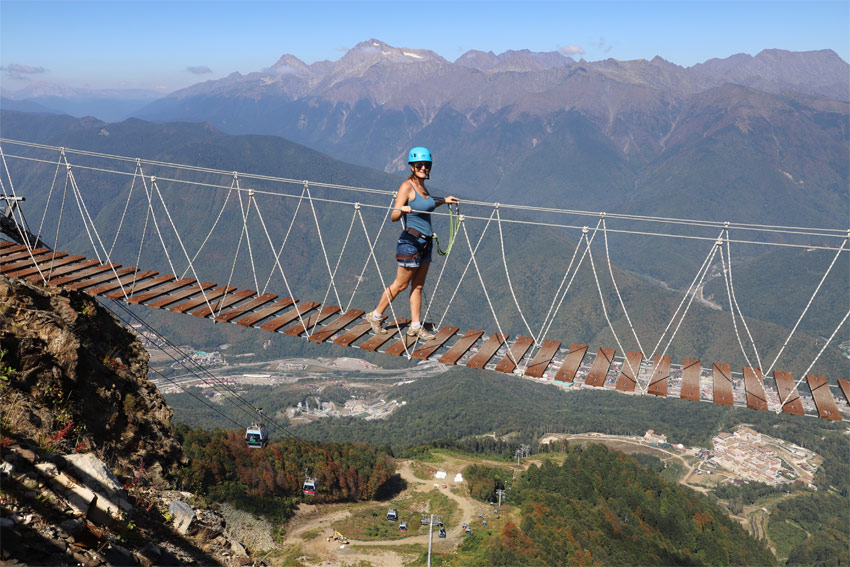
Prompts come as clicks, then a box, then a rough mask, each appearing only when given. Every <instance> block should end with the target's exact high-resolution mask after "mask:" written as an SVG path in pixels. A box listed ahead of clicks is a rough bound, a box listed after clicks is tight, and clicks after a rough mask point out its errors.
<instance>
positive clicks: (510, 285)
mask: <svg viewBox="0 0 850 567" xmlns="http://www.w3.org/2000/svg"><path fill="white" fill-rule="evenodd" d="M495 207H496V226H497V227H499V247H500V250H501V253H502V266H504V268H505V278H506V279H507V280H508V289H509V290H510V292H511V298H512V299H513V300H514V306H516V309H517V311H518V312H519V316H520V318H521V319H522V322H523V324H524V325H525V329H526V330H527V331H528V334H529V335H531V339H532V340H533V341H534V344H535V346H538V345H540V340H539V337H538V336H536V335H535V334H534V331H532V330H531V326H530V325H529V324H528V321H527V320H526V318H525V313H523V311H522V307H520V305H519V301H517V298H516V292H514V285H513V282H512V281H511V273H510V271H509V270H508V259H507V257H506V256H505V237H504V234H503V232H502V215H501V213H500V212H499V203H496V205H495Z"/></svg>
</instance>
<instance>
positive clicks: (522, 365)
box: [0, 138, 850, 421]
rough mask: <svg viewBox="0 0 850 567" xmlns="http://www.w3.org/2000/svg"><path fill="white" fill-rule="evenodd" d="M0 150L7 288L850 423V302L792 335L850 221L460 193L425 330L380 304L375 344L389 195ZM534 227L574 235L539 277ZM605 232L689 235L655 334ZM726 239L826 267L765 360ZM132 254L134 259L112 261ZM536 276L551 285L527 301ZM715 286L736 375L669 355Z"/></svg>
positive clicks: (81, 155) (835, 258) (548, 255)
mask: <svg viewBox="0 0 850 567" xmlns="http://www.w3.org/2000/svg"><path fill="white" fill-rule="evenodd" d="M0 158H2V164H0V165H2V168H3V169H2V172H0V200H2V201H5V203H6V208H5V212H4V213H3V214H2V216H0V219H3V222H2V224H0V232H2V234H0V236H3V238H4V239H0V274H3V275H5V276H6V277H8V278H12V279H19V280H26V281H28V282H31V283H38V284H43V285H47V286H51V287H57V288H64V289H67V290H75V291H81V292H83V293H86V294H88V295H89V296H92V297H96V298H105V299H108V300H112V301H115V302H119V303H122V304H125V305H130V306H143V307H147V308H149V309H157V310H162V311H166V312H169V313H173V314H180V315H191V316H193V317H197V318H201V319H207V320H210V321H211V322H215V323H231V324H235V325H238V326H241V327H245V328H252V329H257V330H260V331H264V332H268V333H281V334H284V335H287V336H291V337H302V338H304V339H306V340H308V341H311V342H313V343H317V344H322V343H332V344H335V345H339V346H343V347H350V348H358V349H362V350H364V351H370V352H382V353H384V354H386V355H389V356H396V357H399V356H403V357H406V358H408V359H410V360H428V359H430V360H437V361H439V362H440V363H443V364H446V365H464V366H467V367H470V368H476V369H488V370H494V371H496V372H501V373H507V374H516V375H521V376H524V377H527V378H529V379H534V380H538V381H548V382H550V383H554V384H560V385H563V386H564V387H572V388H592V389H604V390H613V391H619V392H623V393H628V394H632V395H652V396H657V397H668V398H669V397H674V398H681V399H684V400H689V401H694V402H698V401H702V402H710V403H714V404H718V405H723V406H736V407H746V408H750V409H753V410H757V411H775V412H777V413H778V412H785V413H788V414H793V415H797V416H818V417H820V418H822V419H826V420H833V421H841V420H843V419H850V407H849V406H848V404H850V380H848V379H846V378H845V377H846V376H847V370H846V369H847V364H848V363H847V361H846V359H844V363H845V364H844V365H843V366H839V372H843V375H840V376H829V378H831V380H828V379H827V376H824V374H826V372H825V371H823V370H821V369H822V368H826V369H829V368H834V366H833V367H829V366H826V365H825V364H824V362H823V358H825V357H824V353H825V352H827V351H828V349H829V347H830V346H832V347H833V348H834V346H835V344H834V343H835V342H836V337H837V336H840V335H839V333H840V332H841V331H842V329H844V330H846V325H847V320H848V317H850V310H848V311H847V312H846V313H843V312H836V314H835V320H834V321H831V324H830V327H829V329H828V331H829V332H828V338H821V339H820V340H819V341H818V340H804V337H801V334H802V333H800V332H799V327H800V325H801V322H802V321H804V319H805V318H806V316H807V315H808V314H809V312H810V308H811V306H812V304H813V303H814V302H815V301H816V300H817V299H818V294H819V292H820V291H821V289H822V287H823V285H824V282H825V281H827V278H828V277H829V276H830V274H831V273H833V270H834V269H835V267H836V265H838V266H844V267H845V268H846V265H847V260H848V252H849V251H850V246H848V238H850V230H847V229H826V228H810V227H788V226H767V225H759V224H748V223H732V222H725V221H705V220H693V219H675V218H661V217H649V216H640V215H626V214H606V213H602V212H593V211H580V210H568V209H557V208H546V207H530V206H523V205H509V204H498V203H487V202H481V201H471V200H463V204H462V207H463V212H462V214H461V213H460V211H455V212H454V213H448V214H446V215H440V214H439V213H434V214H435V217H436V220H437V223H436V224H437V225H438V226H439V224H440V222H443V221H444V220H445V221H449V223H454V224H453V226H456V228H457V233H456V234H455V235H453V237H454V238H453V240H454V243H453V245H452V246H451V247H450V248H449V251H448V253H447V255H446V256H445V259H444V260H443V261H441V262H440V264H441V265H437V264H435V268H439V272H438V273H436V274H432V275H431V278H430V279H431V280H433V281H434V283H433V284H430V283H429V289H430V293H429V294H428V296H427V300H426V302H425V304H424V305H423V307H424V308H425V309H424V311H425V317H426V320H429V321H430V320H436V321H437V323H436V324H435V325H433V327H434V331H435V338H434V339H432V340H429V341H425V342H422V341H420V340H419V339H418V338H417V337H411V336H408V335H407V334H406V333H404V332H403V330H404V329H405V327H406V325H408V323H409V320H408V319H407V318H405V317H404V316H403V315H404V313H403V312H402V310H401V309H402V308H401V307H400V306H401V305H404V302H403V301H397V302H395V303H394V304H392V305H391V307H390V312H389V316H390V319H389V321H390V322H389V323H388V324H387V325H385V328H387V330H388V332H387V333H386V334H382V335H375V334H371V333H370V325H369V323H368V322H366V321H365V320H364V319H363V317H362V316H363V315H364V312H365V311H366V310H368V309H371V308H373V307H374V304H375V303H376V302H377V298H378V296H379V294H380V293H381V292H382V290H383V289H386V287H387V284H388V283H389V279H388V277H387V275H386V274H385V271H386V270H388V269H391V270H392V271H393V272H394V270H395V264H394V261H393V260H392V251H393V250H394V248H393V246H392V243H393V240H394V232H395V231H396V230H397V229H396V227H395V226H392V223H390V222H388V217H389V213H390V212H391V209H392V206H393V203H394V198H395V194H394V192H393V191H392V190H391V189H376V188H368V187H354V186H346V185H339V184H332V183H323V182H317V181H310V180H298V179H288V178H283V177H273V176H267V175H258V174H251V173H245V172H236V171H223V170H218V169H211V168H204V167H198V166H191V165H184V164H176V163H169V162H162V161H153V160H144V159H141V158H130V157H123V156H117V155H110V154H104V153H98V152H90V151H84V150H75V149H71V148H62V147H55V146H47V145H42V144H35V143H30V142H23V141H17V140H9V139H3V138H0ZM24 207H26V210H27V212H28V214H30V215H32V214H33V212H35V213H37V214H38V213H40V219H39V222H38V225H37V226H34V225H33V226H30V224H29V223H28V222H27V219H26V218H25V217H24V214H23V211H24ZM441 216H445V217H446V218H440V217H441ZM346 225H347V228H346ZM387 227H391V228H387ZM533 231H548V233H564V234H569V235H570V236H571V239H570V240H567V239H564V240H563V241H562V242H567V241H570V242H573V246H572V247H571V249H569V250H567V249H566V248H565V247H563V246H562V247H560V248H559V249H558V250H555V249H552V250H545V251H543V257H544V258H545V259H546V260H545V265H542V264H541V263H540V260H539V258H538V259H536V261H537V262H538V263H537V265H531V266H522V265H519V262H518V261H517V260H516V253H515V251H514V252H512V251H511V246H512V244H513V245H517V240H516V238H514V239H513V240H512V239H511V238H508V237H506V234H507V233H511V234H514V235H516V234H526V233H527V234H532V232H533ZM438 232H439V231H438ZM614 237H621V238H635V239H643V238H653V239H656V240H661V241H664V240H671V239H673V240H677V241H684V242H686V243H687V244H688V245H689V249H691V250H700V251H701V252H700V254H704V257H703V258H702V259H701V260H698V261H696V262H695V263H694V265H699V268H698V269H697V270H696V273H695V274H694V276H693V278H692V280H691V283H690V285H689V286H688V287H687V289H685V290H684V292H683V293H680V294H679V296H677V300H676V301H675V302H674V305H675V308H671V310H670V311H671V313H670V316H669V317H668V318H666V320H665V321H661V322H660V323H659V324H657V325H656V327H654V328H653V329H651V330H649V331H647V330H646V329H642V330H641V329H640V327H641V324H640V323H641V321H640V320H637V319H633V317H632V316H631V315H630V313H631V312H633V311H634V310H635V309H634V305H632V304H630V302H629V301H627V299H629V297H628V294H626V293H623V289H622V288H623V286H622V283H621V282H620V280H621V279H622V278H623V276H622V272H618V270H616V269H615V268H614V266H615V264H616V262H615V261H614V259H612V252H611V249H612V246H609V239H613V238H614ZM444 241H445V236H444ZM48 242H49V243H48ZM733 245H734V246H735V247H736V248H735V249H736V250H738V249H744V248H747V247H749V248H760V247H765V246H768V247H773V248H785V249H797V250H806V251H817V252H818V253H821V254H825V255H828V256H829V258H830V260H829V262H828V266H827V267H826V269H825V270H824V272H823V273H822V274H819V276H818V277H816V278H814V279H813V281H812V282H811V286H810V287H811V294H810V296H809V299H808V301H807V302H806V303H805V304H804V305H800V306H799V309H800V313H799V316H798V317H797V318H796V322H795V324H794V325H793V327H792V328H791V329H790V330H789V329H785V330H783V333H786V334H785V335H784V336H781V337H779V338H778V339H776V338H775V337H774V338H773V339H772V340H771V344H770V346H769V348H764V347H761V348H760V346H759V344H758V343H759V336H758V335H759V333H758V332H757V331H758V329H757V328H756V327H757V326H756V325H755V324H754V322H753V320H752V318H750V317H746V316H745V313H744V310H743V309H742V306H741V305H740V304H739V302H738V299H737V297H736V295H735V283H734V278H733V269H732V266H733ZM558 254H561V255H562V257H558ZM119 262H121V263H119ZM128 262H129V263H132V264H133V266H124V265H122V263H128ZM139 266H145V268H146V269H143V268H141V267H139ZM839 269H840V268H839ZM494 270H496V271H497V272H498V273H499V274H500V279H499V280H498V281H495V278H494V277H493V273H494ZM544 271H546V274H547V277H548V278H549V280H547V281H551V284H552V285H546V286H541V287H540V288H539V289H535V290H533V292H532V291H530V290H527V289H523V288H524V287H528V282H534V281H536V277H535V274H536V273H541V274H542V273H543V272H544ZM618 274H619V275H618ZM711 277H720V278H722V279H723V283H724V287H725V289H726V297H725V298H724V301H723V302H724V304H725V307H726V308H728V311H727V310H725V309H724V310H723V311H722V316H723V317H726V318H727V319H728V321H729V325H728V327H729V334H730V335H734V337H735V343H736V344H737V345H738V346H739V348H740V352H736V353H734V357H735V358H736V359H741V360H743V363H742V364H741V365H740V366H739V367H737V368H734V369H733V367H732V364H730V363H729V362H724V361H722V360H717V359H712V360H705V359H704V356H703V355H702V353H698V352H697V353H693V354H692V355H691V356H690V357H685V356H680V357H679V360H674V354H673V353H676V352H679V351H681V347H677V339H679V338H680V337H681V336H682V334H684V332H685V331H683V329H685V328H687V327H688V325H690V324H694V323H696V324H699V323H700V319H701V318H703V317H704V315H694V312H695V311H697V310H698V309H696V308H694V307H693V306H694V304H695V303H697V304H699V303H700V302H701V301H702V302H705V300H704V299H703V298H702V297H701V295H702V290H703V288H704V285H705V283H706V281H707V280H708V279H709V278H711ZM519 280H522V281H523V282H525V283H524V284H523V285H519V284H517V282H518V281H519ZM216 281H218V282H220V283H216ZM579 281H581V282H583V284H582V285H584V286H587V288H589V289H590V290H591V292H592V296H593V297H594V298H595V301H598V303H597V304H596V306H595V307H596V309H597V310H598V311H601V313H602V318H604V323H605V326H606V330H605V334H604V337H605V339H604V340H606V341H608V342H607V343H605V344H602V342H600V344H596V345H592V344H591V342H590V341H587V340H584V341H582V340H576V341H568V340H566V339H568V338H569V337H570V335H571V331H572V329H571V324H574V323H575V321H574V320H573V321H570V320H566V319H565V317H564V315H563V311H564V305H565V304H567V303H569V300H570V298H571V297H572V296H573V295H575V294H576V293H577V287H578V285H579V284H578V283H577V282H579ZM364 282H366V285H365V286H364V285H363V284H364ZM369 284H372V285H369ZM364 288H365V289H364ZM470 296H475V298H476V301H475V302H474V303H470V302H469V299H468V298H469V297H470ZM460 298H465V299H464V300H465V301H467V303H466V305H467V306H468V305H477V306H479V307H478V308H476V309H473V310H471V311H470V309H469V308H467V309H466V311H465V312H463V313H457V312H456V310H454V309H453V307H454V306H455V304H456V302H458V301H461V299H460ZM530 300H533V301H534V302H535V305H534V306H529V305H528V302H529V301H530ZM355 306H356V307H355ZM744 307H745V306H744ZM835 307H839V306H835ZM840 307H841V308H843V307H845V306H840ZM630 308H631V309H630ZM128 313H130V312H129V311H128ZM718 316H719V315H718ZM712 317H714V315H712ZM695 319H696V321H694V320H695ZM516 329H519V332H518V333H517V332H516ZM824 335H826V333H824ZM789 355H794V356H796V357H797V358H798V359H799V358H800V356H806V357H807V360H809V362H808V363H807V364H806V365H805V369H804V370H798V371H797V372H796V373H793V374H792V373H791V372H789V371H787V370H783V369H781V368H782V367H783V363H785V362H787V360H788V357H789ZM731 356H732V353H730V357H731ZM833 356H834V355H833ZM718 358H719V357H718ZM727 360H728V359H727ZM739 368H740V370H739ZM842 368H843V370H842Z"/></svg>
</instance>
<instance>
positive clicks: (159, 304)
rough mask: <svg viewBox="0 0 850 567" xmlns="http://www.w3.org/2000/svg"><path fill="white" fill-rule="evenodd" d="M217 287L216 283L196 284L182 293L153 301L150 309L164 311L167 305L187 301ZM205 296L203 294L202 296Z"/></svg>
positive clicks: (182, 290) (149, 304) (149, 305)
mask: <svg viewBox="0 0 850 567" xmlns="http://www.w3.org/2000/svg"><path fill="white" fill-rule="evenodd" d="M215 286H216V283H215V282H203V283H196V284H195V285H193V286H191V287H187V288H186V289H181V290H180V291H176V292H174V293H169V294H168V295H166V296H164V297H161V298H159V299H157V300H156V301H151V302H150V303H148V307H155V308H156V309H162V308H163V307H165V306H166V305H171V304H172V303H174V302H175V301H180V300H181V299H186V298H187V297H191V296H193V295H195V294H196V293H201V292H202V291H206V290H208V289H210V288H213V287H215ZM201 295H203V294H201Z"/></svg>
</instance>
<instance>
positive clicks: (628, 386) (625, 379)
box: [616, 350, 643, 392]
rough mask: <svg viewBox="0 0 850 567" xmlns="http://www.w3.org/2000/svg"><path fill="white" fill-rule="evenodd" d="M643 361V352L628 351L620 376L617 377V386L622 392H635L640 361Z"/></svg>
mask: <svg viewBox="0 0 850 567" xmlns="http://www.w3.org/2000/svg"><path fill="white" fill-rule="evenodd" d="M642 361H643V353H642V352H635V351H633V350H627V351H626V359H625V360H624V361H623V368H622V370H620V376H618V377H617V384H616V388H617V389H618V390H620V391H621V392H634V391H635V386H636V385H637V374H638V373H640V363H641V362H642Z"/></svg>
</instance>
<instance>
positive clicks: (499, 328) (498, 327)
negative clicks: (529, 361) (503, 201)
mask: <svg viewBox="0 0 850 567" xmlns="http://www.w3.org/2000/svg"><path fill="white" fill-rule="evenodd" d="M497 211H498V208H496V207H494V208H493V212H492V213H490V219H492V218H493V217H494V216H495V214H496V212H497ZM488 224H489V221H488ZM461 227H462V228H463V236H464V238H465V239H466V245H467V247H468V248H469V252H470V256H469V261H470V262H471V263H472V266H473V267H474V268H475V274H476V275H477V276H478V282H479V283H480V284H481V291H483V292H484V297H485V298H486V299H487V306H488V307H489V308H490V314H491V315H492V316H493V321H494V322H495V323H496V331H497V332H498V333H499V335H500V336H502V337H504V336H505V333H504V332H503V331H502V324H501V323H500V322H499V317H498V315H496V309H495V308H494V307H493V302H492V300H491V299H490V294H489V293H488V292H487V286H486V284H485V283H484V277H483V276H482V275H481V270H480V269H479V268H478V261H477V260H476V259H475V251H473V249H472V242H471V241H470V240H469V232H468V231H467V230H466V224H462V225H461ZM482 237H483V233H482ZM480 243H481V240H480V239H479V244H480ZM476 250H477V246H476ZM504 345H505V351H506V353H507V357H508V359H510V361H511V362H513V363H514V365H515V366H518V362H517V361H516V359H515V358H514V355H513V353H512V352H511V349H510V347H509V346H508V344H507V340H506V341H505V342H504Z"/></svg>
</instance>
